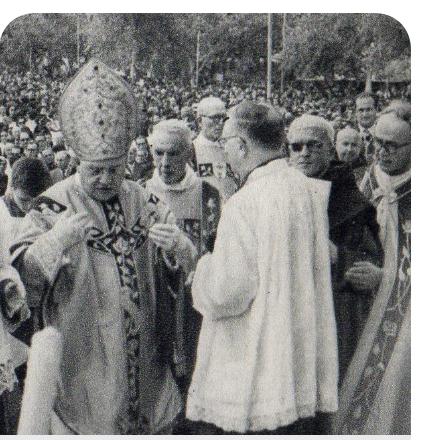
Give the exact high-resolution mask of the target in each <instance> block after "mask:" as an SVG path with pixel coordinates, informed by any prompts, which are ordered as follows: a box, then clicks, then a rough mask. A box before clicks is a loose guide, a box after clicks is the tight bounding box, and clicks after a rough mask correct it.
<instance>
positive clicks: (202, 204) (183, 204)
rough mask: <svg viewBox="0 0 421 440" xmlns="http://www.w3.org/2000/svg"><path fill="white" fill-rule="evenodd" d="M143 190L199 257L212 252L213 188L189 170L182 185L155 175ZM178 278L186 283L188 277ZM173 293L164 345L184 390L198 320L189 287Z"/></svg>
mask: <svg viewBox="0 0 421 440" xmlns="http://www.w3.org/2000/svg"><path fill="white" fill-rule="evenodd" d="M145 188H146V191H147V193H148V194H150V196H149V197H154V198H156V199H157V200H163V201H164V202H165V204H166V205H167V206H168V207H169V208H170V209H171V212H172V213H173V214H174V216H175V218H176V222H177V225H178V227H179V228H180V229H181V230H182V231H183V232H184V233H185V234H186V235H187V236H188V237H189V238H190V240H191V241H192V242H193V244H194V245H195V247H196V249H197V251H198V253H199V255H203V254H204V253H205V252H207V251H210V250H212V248H213V241H214V239H215V235H216V229H217V226H218V222H219V216H220V209H221V200H220V195H219V192H218V190H217V189H216V188H214V187H213V186H211V185H210V184H209V183H207V182H206V181H204V180H202V179H199V178H198V177H197V176H196V175H195V174H194V172H193V170H192V169H191V168H190V167H189V166H187V172H186V176H185V178H184V179H183V181H182V182H180V183H177V184H175V185H166V184H165V183H164V182H163V181H162V180H161V178H160V177H159V175H158V172H157V171H155V173H154V175H153V177H152V179H150V180H148V181H147V182H146V184H145ZM178 275H180V276H181V275H182V274H180V273H179V274H178ZM185 275H189V274H185ZM181 278H182V279H183V280H184V281H186V278H187V277H186V276H184V277H183V276H181ZM179 281H180V277H179V278H178V282H179ZM173 290H174V293H175V294H176V295H174V296H173V299H172V300H170V302H171V303H172V304H169V307H170V308H172V309H173V310H175V313H168V314H167V315H168V316H167V318H166V319H167V320H168V319H169V317H170V316H173V317H174V318H175V319H174V320H173V322H172V323H171V326H169V327H167V329H168V331H169V332H170V333H171V334H168V341H167V342H170V343H171V344H172V347H170V349H171V351H172V362H173V363H174V365H175V369H176V371H177V375H178V376H179V377H184V378H185V383H183V386H182V389H185V388H186V387H187V386H188V384H189V382H190V378H191V374H192V372H193V368H194V364H195V358H196V347H197V340H198V336H199V330H200V324H201V316H200V314H199V313H198V312H196V311H195V310H194V309H193V306H192V298H191V292H190V289H189V287H188V286H186V285H185V284H184V283H183V285H182V286H181V285H180V284H178V283H177V284H176V285H175V286H173ZM185 391H187V390H185Z"/></svg>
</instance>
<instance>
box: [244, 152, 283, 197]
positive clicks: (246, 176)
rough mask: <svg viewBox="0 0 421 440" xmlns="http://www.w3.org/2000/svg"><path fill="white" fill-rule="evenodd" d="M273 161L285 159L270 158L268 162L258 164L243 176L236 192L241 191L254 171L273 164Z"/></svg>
mask: <svg viewBox="0 0 421 440" xmlns="http://www.w3.org/2000/svg"><path fill="white" fill-rule="evenodd" d="M275 160H285V158H284V157H272V158H270V159H268V160H265V161H264V162H262V163H260V164H259V165H257V166H256V167H254V168H253V169H252V170H251V171H249V172H248V173H247V174H246V175H245V176H244V179H243V180H242V182H241V184H240V186H239V187H238V190H240V189H241V188H242V187H243V186H244V185H245V184H246V183H247V181H248V180H249V178H250V176H251V175H252V174H253V173H254V172H255V171H256V170H258V169H259V168H263V167H265V166H266V165H268V164H269V163H271V162H274V161H275ZM285 164H286V162H285Z"/></svg>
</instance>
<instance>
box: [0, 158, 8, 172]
mask: <svg viewBox="0 0 421 440" xmlns="http://www.w3.org/2000/svg"><path fill="white" fill-rule="evenodd" d="M6 167H7V160H6V158H5V157H3V156H0V177H1V176H4V174H5V173H6Z"/></svg>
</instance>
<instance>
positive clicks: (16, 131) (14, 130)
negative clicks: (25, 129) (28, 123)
mask: <svg viewBox="0 0 421 440" xmlns="http://www.w3.org/2000/svg"><path fill="white" fill-rule="evenodd" d="M9 127H10V126H9ZM10 129H11V135H12V136H13V138H14V139H19V138H20V132H21V128H20V127H19V126H18V125H12V126H11V127H10Z"/></svg>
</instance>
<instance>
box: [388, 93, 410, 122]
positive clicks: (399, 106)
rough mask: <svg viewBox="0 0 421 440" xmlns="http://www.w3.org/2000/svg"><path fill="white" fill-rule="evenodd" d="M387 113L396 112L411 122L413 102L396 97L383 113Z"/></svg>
mask: <svg viewBox="0 0 421 440" xmlns="http://www.w3.org/2000/svg"><path fill="white" fill-rule="evenodd" d="M386 113H395V114H396V116H397V117H398V118H400V119H403V120H404V121H406V122H408V123H409V124H410V123H411V103H410V102H408V101H404V100H402V99H394V100H393V101H391V103H390V104H389V105H388V106H387V107H386V108H385V109H384V110H383V111H382V113H381V114H386Z"/></svg>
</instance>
